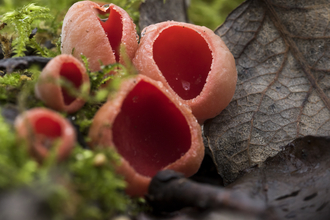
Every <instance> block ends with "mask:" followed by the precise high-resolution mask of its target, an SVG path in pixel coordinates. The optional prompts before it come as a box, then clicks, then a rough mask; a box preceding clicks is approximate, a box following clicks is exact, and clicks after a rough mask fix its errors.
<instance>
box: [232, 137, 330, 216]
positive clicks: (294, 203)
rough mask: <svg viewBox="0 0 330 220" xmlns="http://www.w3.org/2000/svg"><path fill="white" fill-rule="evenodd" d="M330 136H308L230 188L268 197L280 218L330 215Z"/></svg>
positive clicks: (252, 195) (255, 195)
mask: <svg viewBox="0 0 330 220" xmlns="http://www.w3.org/2000/svg"><path fill="white" fill-rule="evenodd" d="M329 146H330V138H328V137H313V136H306V137H303V138H298V139H297V140H295V141H294V142H292V143H290V144H289V145H288V146H287V147H286V148H285V150H284V151H282V152H280V153H279V154H277V155H276V156H275V157H273V158H268V159H267V160H266V161H265V162H264V164H262V165H261V166H260V167H254V168H251V169H249V170H247V171H245V174H244V175H243V176H242V177H241V178H239V179H238V180H237V181H235V182H234V183H233V184H232V185H229V186H228V188H231V190H234V191H236V192H241V193H245V194H248V195H250V196H251V198H252V199H255V200H256V201H264V202H265V204H266V205H267V206H268V207H269V208H272V214H273V215H275V216H276V217H277V218H278V219H297V220H298V219H299V220H307V219H311V220H314V219H317V220H328V219H330V185H329V182H330V169H329V167H330V147H329Z"/></svg>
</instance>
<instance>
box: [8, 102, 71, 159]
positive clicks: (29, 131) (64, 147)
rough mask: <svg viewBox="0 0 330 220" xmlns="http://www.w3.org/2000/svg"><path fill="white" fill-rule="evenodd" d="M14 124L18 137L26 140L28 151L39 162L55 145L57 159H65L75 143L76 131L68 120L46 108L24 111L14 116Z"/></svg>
mask: <svg viewBox="0 0 330 220" xmlns="http://www.w3.org/2000/svg"><path fill="white" fill-rule="evenodd" d="M14 126H15V129H16V133H17V135H18V138H19V139H20V140H23V141H26V143H27V147H28V150H29V153H30V154H31V155H32V156H33V157H34V158H35V159H36V160H37V161H38V162H40V163H41V162H42V161H43V160H44V159H45V158H46V157H47V156H48V155H49V152H50V151H51V148H52V147H57V148H56V157H57V160H58V161H63V160H65V159H66V158H67V157H68V156H69V155H70V153H71V150H72V149H73V147H74V145H75V143H76V133H75V130H74V128H73V126H72V125H71V124H70V122H69V121H67V120H66V119H65V118H63V117H62V116H61V115H60V114H58V113H57V112H54V111H52V110H49V109H46V108H34V109H31V110H28V111H26V112H24V113H23V114H21V115H19V116H18V117H17V118H16V120H15V124H14Z"/></svg>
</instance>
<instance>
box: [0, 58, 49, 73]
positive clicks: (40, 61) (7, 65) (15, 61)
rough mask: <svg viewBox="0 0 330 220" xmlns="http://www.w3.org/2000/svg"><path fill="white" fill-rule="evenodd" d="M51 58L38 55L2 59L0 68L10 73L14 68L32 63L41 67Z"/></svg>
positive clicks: (26, 66) (27, 66)
mask: <svg viewBox="0 0 330 220" xmlns="http://www.w3.org/2000/svg"><path fill="white" fill-rule="evenodd" d="M51 59H52V58H46V57H39V56H26V57H15V58H8V59H2V60H0V70H4V71H5V72H6V73H11V72H13V71H14V70H18V69H27V68H29V67H30V66H31V65H33V64H37V65H39V66H40V67H41V68H43V67H45V66H46V64H47V63H48V62H49V61H50V60H51Z"/></svg>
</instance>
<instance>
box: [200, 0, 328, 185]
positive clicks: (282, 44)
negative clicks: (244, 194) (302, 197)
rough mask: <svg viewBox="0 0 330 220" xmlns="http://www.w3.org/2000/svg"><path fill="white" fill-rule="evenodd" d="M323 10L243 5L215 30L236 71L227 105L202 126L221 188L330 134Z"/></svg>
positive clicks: (264, 1) (292, 4)
mask: <svg viewBox="0 0 330 220" xmlns="http://www.w3.org/2000/svg"><path fill="white" fill-rule="evenodd" d="M329 8H330V5H329V4H325V5H324V4H323V2H321V1H313V2H308V1H304V2H302V1H299V3H298V2H297V1H293V0H289V1H285V2H282V3H281V5H279V4H278V2H277V1H273V0H247V1H245V2H244V3H243V4H242V5H240V6H239V7H238V8H236V9H235V10H234V11H233V12H232V13H231V14H230V15H229V16H228V17H227V19H226V21H225V23H224V24H223V25H222V26H220V27H219V28H218V29H217V30H216V31H215V33H216V34H218V35H219V36H221V38H222V39H223V40H224V42H225V43H226V45H227V46H228V48H229V49H230V51H231V52H232V53H233V55H234V57H235V60H236V68H237V72H238V81H237V85H236V92H235V95H234V97H233V99H232V101H231V103H230V104H229V106H228V107H227V108H226V109H225V110H224V111H222V113H221V114H220V115H218V116H217V117H215V118H213V119H211V120H209V121H208V122H206V123H205V126H204V131H205V136H206V139H207V142H208V145H209V148H210V150H211V152H212V155H213V158H214V160H215V163H216V164H217V167H218V172H219V174H220V175H221V176H222V177H223V178H224V182H225V184H229V183H231V182H233V181H234V180H236V179H237V178H238V174H239V172H240V171H242V170H244V169H246V168H249V167H251V166H254V165H256V164H260V163H262V162H263V161H265V160H266V159H267V158H268V157H271V156H274V155H276V154H277V153H278V152H279V151H281V148H280V147H282V146H285V145H287V144H288V143H290V142H292V141H293V140H295V139H296V138H299V137H302V136H306V135H317V136H329V135H330V77H329V74H328V72H329V70H330V68H329V65H328V64H329V55H328V48H329V43H330V41H329V39H328V29H329V28H328V23H329V19H330V18H329V16H328V14H329Z"/></svg>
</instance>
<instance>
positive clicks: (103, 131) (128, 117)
mask: <svg viewBox="0 0 330 220" xmlns="http://www.w3.org/2000/svg"><path fill="white" fill-rule="evenodd" d="M89 137H90V139H91V142H90V145H91V147H96V146H100V147H114V148H115V150H116V151H117V152H118V153H119V154H120V155H121V164H120V166H119V167H118V172H119V173H120V174H122V175H123V176H124V177H125V179H126V181H127V183H128V187H127V188H126V192H127V193H128V194H129V195H133V196H134V195H138V196H142V195H144V194H145V193H146V192H147V188H148V186H149V183H150V181H151V178H152V177H153V176H154V175H155V174H156V173H157V172H158V171H159V170H163V169H172V170H175V171H178V172H182V173H184V174H185V175H186V176H191V175H193V174H194V173H195V172H197V170H198V168H199V167H200V164H201V162H202V159H203V157H204V145H203V140H202V136H201V128H200V125H199V124H198V122H197V120H196V118H195V117H194V116H193V115H192V113H191V110H190V108H189V107H188V106H186V105H184V104H182V103H181V102H180V101H179V100H178V99H177V97H176V96H173V94H172V93H169V92H168V91H167V90H166V89H165V87H164V86H163V85H162V83H161V82H157V81H154V80H152V79H150V78H149V77H146V76H143V75H138V76H136V77H135V78H131V79H128V80H126V81H124V82H123V83H122V84H121V87H120V89H119V91H118V92H117V94H116V96H115V97H114V98H112V99H109V100H108V101H107V102H106V103H105V104H104V105H103V106H102V107H101V108H100V109H99V111H98V112H97V113H96V115H95V117H94V119H93V124H92V126H91V128H90V131H89Z"/></svg>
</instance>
